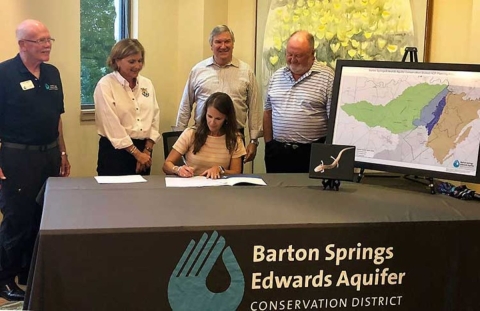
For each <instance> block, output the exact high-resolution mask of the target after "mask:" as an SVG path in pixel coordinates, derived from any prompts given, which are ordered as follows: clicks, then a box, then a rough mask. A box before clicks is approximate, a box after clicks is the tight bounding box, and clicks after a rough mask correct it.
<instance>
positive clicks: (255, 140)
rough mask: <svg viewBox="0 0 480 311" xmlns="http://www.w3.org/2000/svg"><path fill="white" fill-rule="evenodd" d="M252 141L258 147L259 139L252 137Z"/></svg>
mask: <svg viewBox="0 0 480 311" xmlns="http://www.w3.org/2000/svg"><path fill="white" fill-rule="evenodd" d="M250 143H251V144H254V145H255V146H257V147H258V144H259V142H258V139H250Z"/></svg>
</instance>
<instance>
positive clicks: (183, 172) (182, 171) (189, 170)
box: [178, 155, 193, 177]
mask: <svg viewBox="0 0 480 311" xmlns="http://www.w3.org/2000/svg"><path fill="white" fill-rule="evenodd" d="M182 161H183V164H184V165H182V166H180V168H179V169H178V176H180V177H193V167H191V166H188V164H187V160H186V159H185V156H183V155H182Z"/></svg>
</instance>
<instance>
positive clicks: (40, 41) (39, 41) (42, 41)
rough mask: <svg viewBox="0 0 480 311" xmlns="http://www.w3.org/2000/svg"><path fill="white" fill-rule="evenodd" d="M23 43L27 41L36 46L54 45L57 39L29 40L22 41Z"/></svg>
mask: <svg viewBox="0 0 480 311" xmlns="http://www.w3.org/2000/svg"><path fill="white" fill-rule="evenodd" d="M21 41H27V42H32V43H36V44H42V45H43V44H46V43H52V44H53V42H55V39H53V38H43V39H38V40H28V39H22V40H21Z"/></svg>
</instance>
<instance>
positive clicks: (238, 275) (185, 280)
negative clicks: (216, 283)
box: [168, 231, 245, 311]
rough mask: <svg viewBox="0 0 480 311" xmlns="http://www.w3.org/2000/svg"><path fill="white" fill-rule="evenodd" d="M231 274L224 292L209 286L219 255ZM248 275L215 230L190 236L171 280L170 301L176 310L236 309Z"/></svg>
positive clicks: (169, 287) (169, 285) (224, 310)
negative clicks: (193, 237) (208, 279)
mask: <svg viewBox="0 0 480 311" xmlns="http://www.w3.org/2000/svg"><path fill="white" fill-rule="evenodd" d="M220 254H221V255H222V260H223V263H224V264H225V267H226V268H227V271H228V274H229V275H230V286H229V287H228V289H227V290H225V291H224V292H221V293H212V292H211V291H210V290H209V289H208V288H207V276H208V274H209V273H210V271H211V270H212V267H213V265H214V263H215V262H216V261H217V259H218V257H220ZM244 290H245V279H244V277H243V272H242V270H241V269H240V266H239V265H238V262H237V260H236V258H235V255H233V252H232V249H231V248H230V246H227V247H225V238H223V237H222V236H219V235H218V233H217V232H216V231H214V232H213V233H212V235H211V236H210V238H208V234H207V233H204V234H203V235H202V237H201V239H200V241H198V243H196V242H195V241H194V240H191V241H190V243H189V244H188V246H187V248H186V249H185V251H184V252H183V255H182V257H181V258H180V260H179V261H178V263H177V266H176V267H175V270H174V271H173V273H172V275H171V276H170V281H169V282H168V301H169V302H170V307H171V308H172V310H173V311H211V310H215V311H235V310H237V308H238V306H239V305H240V303H241V302H242V298H243V293H244Z"/></svg>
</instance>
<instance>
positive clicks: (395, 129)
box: [342, 83, 447, 134]
mask: <svg viewBox="0 0 480 311" xmlns="http://www.w3.org/2000/svg"><path fill="white" fill-rule="evenodd" d="M446 88H447V85H445V84H435V85H430V84H428V83H421V84H417V85H415V86H411V87H408V88H406V89H405V90H404V91H403V93H402V94H400V95H399V96H398V97H396V98H394V99H392V100H391V101H390V102H388V103H387V104H386V105H385V106H381V105H372V104H371V103H369V102H368V101H365V100H363V101H360V102H358V103H345V104H344V105H342V109H343V110H344V111H345V112H346V113H347V114H348V115H349V116H352V117H354V118H355V119H356V120H358V121H360V122H364V123H365V124H367V125H368V126H369V127H375V126H380V127H384V128H386V129H388V130H389V131H390V132H392V133H393V134H400V133H403V132H406V131H409V130H413V129H415V128H416V126H415V125H414V124H413V121H414V120H416V119H419V118H420V113H421V111H422V108H423V107H425V106H426V105H428V104H429V103H430V101H431V100H432V99H434V98H435V97H436V96H437V95H438V94H439V93H441V92H442V91H443V90H445V89H446Z"/></svg>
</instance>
